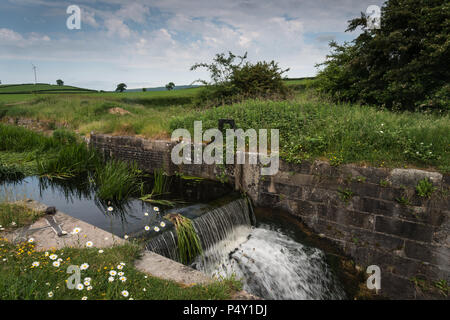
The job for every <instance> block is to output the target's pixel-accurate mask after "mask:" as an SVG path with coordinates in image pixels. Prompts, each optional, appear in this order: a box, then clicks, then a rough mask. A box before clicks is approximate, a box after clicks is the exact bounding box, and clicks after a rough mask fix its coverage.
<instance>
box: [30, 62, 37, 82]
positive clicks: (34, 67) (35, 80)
mask: <svg viewBox="0 0 450 320" xmlns="http://www.w3.org/2000/svg"><path fill="white" fill-rule="evenodd" d="M31 65H32V66H33V71H34V84H36V83H37V77H36V69H37V68H36V66H35V65H34V64H33V63H31Z"/></svg>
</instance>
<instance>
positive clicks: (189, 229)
mask: <svg viewBox="0 0 450 320" xmlns="http://www.w3.org/2000/svg"><path fill="white" fill-rule="evenodd" d="M164 218H166V219H167V220H169V221H171V222H172V223H173V224H174V225H175V230H176V232H177V239H178V255H179V258H180V261H181V263H183V264H189V263H190V262H191V261H192V260H193V259H194V258H195V257H196V256H198V255H200V254H202V246H201V244H200V239H199V237H198V235H197V232H196V231H195V229H194V226H193V224H192V221H191V220H190V219H188V218H186V217H184V216H182V215H180V214H173V213H172V214H168V215H166V216H165V217H164Z"/></svg>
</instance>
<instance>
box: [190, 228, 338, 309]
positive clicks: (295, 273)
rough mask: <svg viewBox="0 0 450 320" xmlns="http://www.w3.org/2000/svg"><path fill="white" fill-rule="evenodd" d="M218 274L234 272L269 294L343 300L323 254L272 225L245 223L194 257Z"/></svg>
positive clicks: (246, 284) (257, 292)
mask: <svg viewBox="0 0 450 320" xmlns="http://www.w3.org/2000/svg"><path fill="white" fill-rule="evenodd" d="M194 264H195V267H196V268H197V269H198V270H201V271H203V272H204V273H206V274H209V275H211V276H213V277H215V278H219V279H220V278H229V277H231V276H235V277H236V278H237V279H240V280H241V281H242V282H243V284H244V290H246V291H248V292H250V293H252V294H255V295H257V296H259V297H262V298H264V299H275V300H280V299H281V300H289V299H295V300H318V299H333V300H337V299H344V298H345V292H344V291H343V289H342V288H341V287H340V285H339V283H338V282H337V280H336V279H335V277H334V275H333V274H332V272H331V270H330V269H329V268H328V265H327V264H326V262H325V255H324V253H323V252H322V251H321V250H319V249H317V248H312V247H307V246H304V245H302V244H300V243H298V242H296V241H294V240H293V239H291V238H290V237H289V236H287V235H285V234H283V233H281V232H280V230H271V228H270V226H268V225H260V226H258V227H257V228H249V227H244V226H242V227H240V228H237V229H235V230H234V232H233V233H231V234H230V235H229V236H228V237H227V238H226V239H224V240H222V241H220V242H218V243H216V244H215V245H214V246H211V247H210V248H209V249H208V250H206V251H205V252H204V254H203V255H202V256H201V257H198V258H197V259H196V261H195V262H194Z"/></svg>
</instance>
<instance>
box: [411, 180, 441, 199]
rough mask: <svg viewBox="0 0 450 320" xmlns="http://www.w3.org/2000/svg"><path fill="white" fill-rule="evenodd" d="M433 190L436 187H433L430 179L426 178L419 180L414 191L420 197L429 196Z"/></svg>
mask: <svg viewBox="0 0 450 320" xmlns="http://www.w3.org/2000/svg"><path fill="white" fill-rule="evenodd" d="M435 190H436V187H434V186H433V183H432V182H431V181H430V179H427V178H424V179H422V180H420V181H419V182H418V183H417V186H416V192H417V194H418V195H419V196H420V197H422V198H430V197H431V195H432V194H433V192H434V191H435Z"/></svg>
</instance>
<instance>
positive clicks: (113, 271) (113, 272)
mask: <svg viewBox="0 0 450 320" xmlns="http://www.w3.org/2000/svg"><path fill="white" fill-rule="evenodd" d="M116 274H117V271H116V270H111V271H110V272H109V275H111V276H113V277H114V276H115V275H116Z"/></svg>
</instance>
